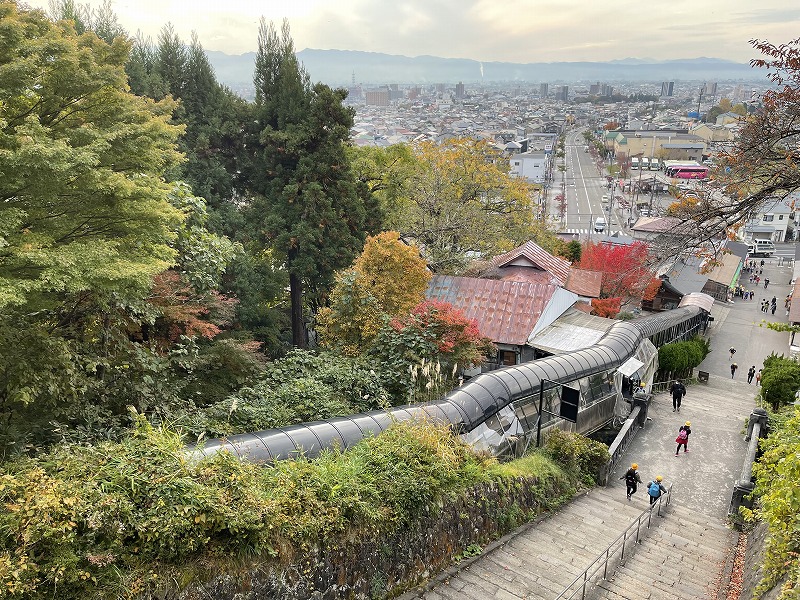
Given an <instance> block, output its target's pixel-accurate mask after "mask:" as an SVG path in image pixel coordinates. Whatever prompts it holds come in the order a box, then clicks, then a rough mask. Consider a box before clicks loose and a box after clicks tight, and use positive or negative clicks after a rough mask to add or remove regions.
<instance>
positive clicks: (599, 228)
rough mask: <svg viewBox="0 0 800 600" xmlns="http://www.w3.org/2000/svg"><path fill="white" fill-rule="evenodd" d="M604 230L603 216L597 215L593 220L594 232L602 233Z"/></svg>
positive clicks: (604, 221)
mask: <svg viewBox="0 0 800 600" xmlns="http://www.w3.org/2000/svg"><path fill="white" fill-rule="evenodd" d="M605 230H606V220H605V219H604V218H603V217H597V218H596V219H595V220H594V231H595V233H603V232H604V231H605Z"/></svg>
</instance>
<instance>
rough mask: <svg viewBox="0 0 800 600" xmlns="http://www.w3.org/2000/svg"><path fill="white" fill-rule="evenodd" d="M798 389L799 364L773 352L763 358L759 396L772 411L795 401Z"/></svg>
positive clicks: (799, 387)
mask: <svg viewBox="0 0 800 600" xmlns="http://www.w3.org/2000/svg"><path fill="white" fill-rule="evenodd" d="M798 391H800V364H798V363H797V362H796V361H794V360H791V359H789V358H786V357H784V356H783V355H782V354H781V355H780V356H778V355H777V354H775V353H774V352H773V353H772V354H770V355H769V356H768V357H767V358H765V359H764V369H763V371H762V373H761V397H762V398H763V399H764V401H765V402H767V403H768V404H769V405H770V406H771V407H772V410H773V411H777V410H779V409H780V407H782V406H786V405H788V404H791V403H792V402H794V401H795V398H796V395H797V392H798Z"/></svg>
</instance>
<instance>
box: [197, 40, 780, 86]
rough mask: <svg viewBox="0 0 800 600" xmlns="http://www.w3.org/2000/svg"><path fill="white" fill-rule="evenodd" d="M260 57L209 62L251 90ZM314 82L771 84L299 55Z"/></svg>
mask: <svg viewBox="0 0 800 600" xmlns="http://www.w3.org/2000/svg"><path fill="white" fill-rule="evenodd" d="M255 56H256V54H255V52H248V53H246V54H240V55H229V54H225V53H224V52H217V51H209V52H208V58H209V60H210V61H211V64H212V65H213V67H214V70H215V71H216V73H217V78H218V79H219V81H221V82H222V83H224V84H226V85H229V86H231V87H241V86H248V85H251V84H252V81H253V65H254V64H255ZM297 57H298V58H299V59H300V61H301V62H302V63H303V64H304V65H305V68H306V70H307V71H308V72H309V74H310V75H311V79H312V81H322V82H323V83H327V84H329V85H333V86H348V85H350V84H351V82H352V80H353V76H354V75H355V80H356V82H357V83H359V84H383V83H419V84H426V83H457V82H459V81H462V82H464V83H478V82H484V83H489V82H520V83H522V82H527V83H557V82H567V83H569V82H578V81H586V82H594V81H602V82H614V81H687V80H689V81H697V80H702V81H732V80H733V81H739V80H747V81H753V80H760V81H764V82H765V81H766V77H765V75H766V71H765V70H764V69H753V68H751V67H750V65H747V64H742V63H737V62H733V61H729V60H723V59H719V58H692V59H682V60H667V61H656V60H652V59H638V58H626V59H622V60H613V61H608V62H550V63H541V62H540V63H526V64H520V63H508V62H479V61H476V60H470V59H465V58H440V57H437V56H415V57H409V56H398V55H393V54H380V53H378V52H361V51H357V50H315V49H312V48H306V49H305V50H302V51H300V52H298V53H297Z"/></svg>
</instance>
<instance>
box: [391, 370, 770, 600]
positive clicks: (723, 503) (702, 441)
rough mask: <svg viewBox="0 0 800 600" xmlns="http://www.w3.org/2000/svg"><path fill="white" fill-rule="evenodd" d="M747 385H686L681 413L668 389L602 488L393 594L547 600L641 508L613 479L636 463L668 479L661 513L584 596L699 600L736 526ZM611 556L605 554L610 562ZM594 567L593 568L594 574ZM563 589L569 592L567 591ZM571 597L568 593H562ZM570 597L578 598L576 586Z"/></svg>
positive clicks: (648, 474)
mask: <svg viewBox="0 0 800 600" xmlns="http://www.w3.org/2000/svg"><path fill="white" fill-rule="evenodd" d="M756 392H757V388H756V386H755V384H753V385H748V384H747V383H746V382H745V381H742V380H735V381H730V380H729V379H726V378H724V377H714V376H712V377H711V379H710V381H709V383H708V384H698V385H692V386H689V388H688V393H687V396H686V398H685V399H684V402H683V406H682V409H681V412H680V413H673V412H672V401H671V398H670V397H669V395H668V394H659V395H658V396H656V398H655V399H654V401H653V403H652V405H651V406H650V410H649V412H648V416H649V417H650V420H648V422H647V424H646V426H645V427H644V428H643V429H642V430H641V431H640V432H639V434H638V435H637V437H636V438H635V439H634V440H633V442H632V444H631V446H630V448H629V449H628V450H627V452H626V460H625V461H623V463H624V464H621V465H619V466H618V468H617V470H616V471H615V472H614V473H612V474H611V476H610V479H609V486H608V487H606V488H596V489H593V490H591V491H590V492H589V493H587V494H584V495H582V496H580V497H578V498H576V499H575V500H573V501H572V502H571V503H570V504H568V505H567V506H565V507H564V508H562V509H561V510H559V511H558V512H556V513H554V514H552V515H549V516H547V517H545V518H544V519H542V520H540V521H539V522H537V523H535V524H533V525H532V526H530V527H529V528H528V529H526V530H525V531H523V532H522V533H518V534H517V535H515V536H512V537H511V538H510V539H509V540H508V541H506V542H505V543H503V544H501V545H498V546H496V547H493V548H491V549H487V551H486V552H485V553H484V554H483V555H482V556H480V557H477V558H476V559H473V560H471V561H465V564H463V565H462V568H461V569H460V570H458V571H454V572H451V573H449V574H447V575H445V576H444V577H440V578H439V579H438V580H437V582H435V583H432V584H430V585H429V586H428V587H427V588H426V589H425V590H421V591H418V592H415V593H410V594H406V595H404V596H402V598H404V599H408V598H426V599H427V600H440V599H448V600H490V599H492V600H495V599H498V600H514V599H525V600H554V599H555V598H556V597H557V596H558V594H559V593H560V592H561V591H562V590H563V589H564V588H565V587H566V586H567V585H568V584H570V583H571V582H572V581H573V580H574V579H575V577H577V576H578V575H579V574H581V573H582V572H583V570H584V569H585V568H586V567H588V566H589V564H590V563H591V562H592V561H593V560H594V559H595V558H596V557H597V556H599V555H600V554H601V553H602V552H603V551H605V549H606V548H607V547H608V545H609V544H610V543H611V542H612V541H614V540H615V539H616V538H617V537H618V536H619V535H620V534H621V532H622V531H624V530H625V528H627V527H628V525H630V524H631V523H632V522H633V521H634V520H635V519H636V518H637V517H638V516H639V515H640V514H641V512H642V511H643V510H644V509H646V508H647V506H648V499H647V492H646V490H645V489H644V486H640V489H639V491H638V493H637V494H636V495H635V496H634V498H633V500H632V501H631V502H628V501H627V500H626V498H625V486H624V483H623V482H622V481H620V480H619V477H620V476H621V475H622V473H624V471H625V470H626V469H627V467H628V463H629V462H631V461H636V462H638V463H639V465H640V473H641V476H642V479H643V481H644V482H645V483H646V482H647V481H648V480H649V479H651V478H653V477H654V476H655V475H657V474H661V475H663V476H664V479H665V484H666V485H667V486H670V485H672V486H673V493H672V496H673V497H672V499H671V502H670V505H669V506H668V507H665V508H664V507H662V513H663V515H664V516H663V518H662V517H658V516H654V518H653V526H652V527H651V528H650V529H646V530H643V533H642V534H641V535H640V543H639V544H638V545H635V547H634V549H633V552H629V551H628V550H627V549H626V560H625V561H624V563H623V564H620V565H619V566H618V567H617V569H616V572H614V573H613V575H611V574H610V576H609V579H608V580H605V581H603V580H600V581H594V582H593V584H592V585H590V586H588V588H587V593H586V596H585V598H586V599H587V600H596V599H613V600H648V599H652V600H658V599H661V598H663V599H669V600H674V599H676V598H679V599H682V600H693V599H697V600H707V599H709V598H714V597H716V596H715V594H714V592H715V591H716V589H717V586H718V584H719V579H720V576H721V574H722V572H723V565H724V563H725V561H726V559H727V558H728V554H729V552H730V551H731V550H732V548H733V547H734V546H735V543H736V539H737V534H736V532H735V531H733V530H732V529H729V528H728V527H727V524H726V516H727V509H728V506H729V503H730V498H731V492H732V489H733V483H734V482H735V480H736V479H737V477H738V474H739V473H740V471H741V461H742V460H743V458H744V453H745V449H746V445H747V444H746V442H744V424H745V419H746V418H747V416H748V415H749V414H750V412H751V411H752V409H753V407H754V406H755V403H754V401H753V397H754V395H755V394H756ZM686 420H690V421H691V422H692V436H691V438H690V441H689V452H688V453H686V454H684V453H681V455H680V456H677V457H676V456H675V446H676V444H675V442H674V439H675V436H676V435H677V431H678V427H679V426H680V425H681V424H683V422H684V421H686ZM617 562H619V561H613V564H614V565H615V566H616V563H617ZM600 574H602V571H601V572H600V573H599V574H598V575H600ZM570 593H572V590H571V591H570ZM568 597H570V596H569V595H567V596H566V597H565V600H566V598H568ZM573 597H574V598H581V590H580V588H578V591H577V593H576V594H575V595H574V596H573Z"/></svg>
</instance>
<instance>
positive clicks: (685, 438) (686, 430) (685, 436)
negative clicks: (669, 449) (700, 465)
mask: <svg viewBox="0 0 800 600" xmlns="http://www.w3.org/2000/svg"><path fill="white" fill-rule="evenodd" d="M691 426H692V424H691V423H690V422H689V421H686V423H684V424H683V425H681V428H680V429H679V430H678V437H676V438H675V441H676V442H677V443H678V447H677V448H675V456H678V452H679V451H680V449H681V446H683V451H684V452H686V451H687V450H688V449H689V435H690V434H691V433H692V427H691Z"/></svg>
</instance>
